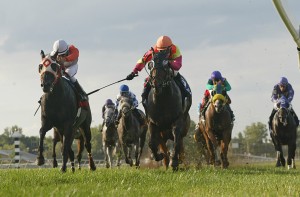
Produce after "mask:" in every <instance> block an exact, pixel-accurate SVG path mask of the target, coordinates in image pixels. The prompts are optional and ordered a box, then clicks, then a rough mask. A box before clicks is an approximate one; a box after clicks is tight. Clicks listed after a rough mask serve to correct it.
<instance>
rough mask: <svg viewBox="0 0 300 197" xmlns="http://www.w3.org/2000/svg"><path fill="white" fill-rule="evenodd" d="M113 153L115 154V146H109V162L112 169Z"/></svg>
mask: <svg viewBox="0 0 300 197" xmlns="http://www.w3.org/2000/svg"><path fill="white" fill-rule="evenodd" d="M113 152H114V146H112V145H109V146H108V162H109V165H110V168H112V167H113Z"/></svg>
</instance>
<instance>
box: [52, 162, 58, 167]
mask: <svg viewBox="0 0 300 197" xmlns="http://www.w3.org/2000/svg"><path fill="white" fill-rule="evenodd" d="M52 165H53V168H57V167H58V164H57V161H56V160H55V161H53V163H52Z"/></svg>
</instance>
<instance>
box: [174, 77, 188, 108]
mask: <svg viewBox="0 0 300 197" xmlns="http://www.w3.org/2000/svg"><path fill="white" fill-rule="evenodd" d="M174 81H175V83H176V84H177V85H178V87H179V89H180V91H181V95H182V106H183V108H184V109H185V110H184V111H185V112H186V113H187V112H188V111H189V109H190V107H191V105H192V91H191V89H190V86H189V84H188V83H187V81H186V79H185V78H184V77H183V76H182V75H181V74H180V73H177V75H176V76H175V77H174ZM185 97H186V98H187V99H185Z"/></svg>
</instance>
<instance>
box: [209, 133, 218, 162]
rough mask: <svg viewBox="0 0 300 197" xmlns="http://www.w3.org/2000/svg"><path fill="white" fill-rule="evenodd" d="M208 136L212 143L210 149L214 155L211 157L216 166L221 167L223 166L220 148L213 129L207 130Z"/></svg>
mask: <svg viewBox="0 0 300 197" xmlns="http://www.w3.org/2000/svg"><path fill="white" fill-rule="evenodd" d="M207 135H208V138H209V139H210V142H211V144H210V149H211V153H212V155H211V156H212V157H213V161H214V165H215V166H219V165H220V164H221V162H220V158H221V155H220V146H219V144H218V141H217V139H216V137H215V135H214V134H213V132H212V130H211V129H208V130H207Z"/></svg>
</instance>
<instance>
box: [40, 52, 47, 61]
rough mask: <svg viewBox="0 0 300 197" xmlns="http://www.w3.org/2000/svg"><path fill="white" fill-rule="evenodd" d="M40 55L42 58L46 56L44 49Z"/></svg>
mask: <svg viewBox="0 0 300 197" xmlns="http://www.w3.org/2000/svg"><path fill="white" fill-rule="evenodd" d="M40 55H41V58H42V59H44V58H45V57H46V56H45V53H44V51H43V50H41V53H40Z"/></svg>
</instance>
